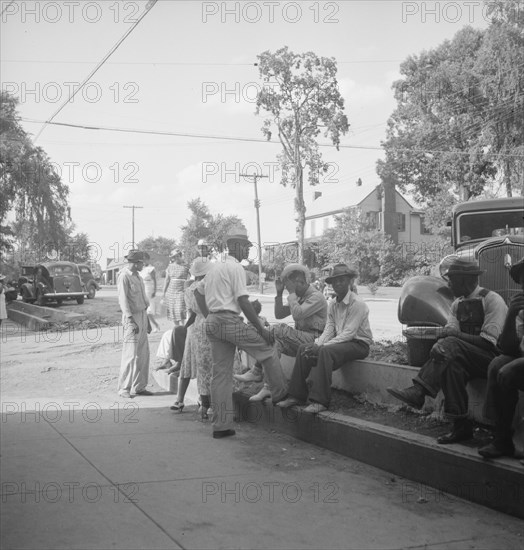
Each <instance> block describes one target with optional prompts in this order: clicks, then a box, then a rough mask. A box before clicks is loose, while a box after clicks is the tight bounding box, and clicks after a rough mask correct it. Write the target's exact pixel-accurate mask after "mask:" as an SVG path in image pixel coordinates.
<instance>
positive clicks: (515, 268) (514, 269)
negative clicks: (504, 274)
mask: <svg viewBox="0 0 524 550" xmlns="http://www.w3.org/2000/svg"><path fill="white" fill-rule="evenodd" d="M522 271H524V258H522V260H520V261H519V262H517V263H516V264H513V265H512V266H511V268H510V270H509V274H510V276H511V278H512V279H513V280H514V281H515V282H516V283H517V284H520V277H521V275H522Z"/></svg>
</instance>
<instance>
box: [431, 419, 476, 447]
mask: <svg viewBox="0 0 524 550" xmlns="http://www.w3.org/2000/svg"><path fill="white" fill-rule="evenodd" d="M472 437H473V426H472V424H471V421H470V420H457V421H455V422H454V424H453V429H452V430H451V431H450V432H449V433H447V434H444V435H441V436H440V437H437V443H438V444H439V445H449V444H450V443H459V442H460V441H467V440H468V439H471V438H472Z"/></svg>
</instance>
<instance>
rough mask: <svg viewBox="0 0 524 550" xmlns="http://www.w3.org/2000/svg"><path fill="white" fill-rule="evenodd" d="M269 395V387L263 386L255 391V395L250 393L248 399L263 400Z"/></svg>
mask: <svg viewBox="0 0 524 550" xmlns="http://www.w3.org/2000/svg"><path fill="white" fill-rule="evenodd" d="M270 397H271V392H270V391H269V388H266V387H265V386H264V387H263V388H262V389H261V390H260V391H259V392H258V393H255V395H252V396H251V397H250V398H249V400H250V401H251V402H253V401H264V400H265V399H268V398H270Z"/></svg>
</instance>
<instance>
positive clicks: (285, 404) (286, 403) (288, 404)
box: [276, 397, 301, 409]
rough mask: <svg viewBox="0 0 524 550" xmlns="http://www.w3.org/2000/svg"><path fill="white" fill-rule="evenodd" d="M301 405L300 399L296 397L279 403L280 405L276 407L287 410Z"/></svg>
mask: <svg viewBox="0 0 524 550" xmlns="http://www.w3.org/2000/svg"><path fill="white" fill-rule="evenodd" d="M300 403H301V401H300V400H299V399H296V398H295V397H287V398H286V399H284V400H283V401H279V402H278V403H276V406H277V407H280V408H281V409H287V408H289V407H293V406H295V405H300Z"/></svg>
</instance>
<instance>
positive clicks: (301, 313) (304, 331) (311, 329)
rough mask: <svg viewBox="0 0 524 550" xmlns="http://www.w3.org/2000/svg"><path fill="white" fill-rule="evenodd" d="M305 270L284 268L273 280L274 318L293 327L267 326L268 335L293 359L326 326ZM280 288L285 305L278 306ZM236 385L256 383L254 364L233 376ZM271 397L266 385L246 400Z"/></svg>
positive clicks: (258, 371)
mask: <svg viewBox="0 0 524 550" xmlns="http://www.w3.org/2000/svg"><path fill="white" fill-rule="evenodd" d="M308 277H309V270H308V269H307V267H305V266H303V265H300V264H289V265H287V266H286V267H285V268H284V269H283V271H282V273H281V274H280V277H279V278H278V279H277V280H276V281H275V287H276V291H277V295H276V297H275V317H276V318H277V319H285V318H286V317H289V315H291V316H292V317H293V320H294V321H295V328H293V327H290V326H289V325H287V324H286V323H280V324H278V325H275V326H273V327H271V329H270V332H271V335H272V338H273V340H274V341H275V345H276V347H277V350H278V353H279V356H280V354H282V353H283V354H284V355H289V356H291V357H296V355H297V351H298V348H299V346H300V345H301V344H312V343H313V342H314V341H315V338H317V337H318V336H320V335H321V334H322V331H323V330H324V327H325V325H326V317H327V302H326V299H325V298H324V295H323V294H322V293H321V292H319V291H318V290H317V289H316V288H315V287H314V286H313V285H311V284H310V283H309V281H308ZM284 288H286V289H287V291H288V293H289V296H288V305H284V304H283V303H282V294H283V292H284ZM235 379H236V380H239V381H240V382H260V381H261V380H262V368H261V366H260V365H259V364H258V363H257V364H255V366H254V367H253V369H252V370H250V371H249V372H247V373H245V374H235ZM269 397H271V392H270V391H269V387H268V385H267V384H264V387H263V388H262V389H261V390H260V391H259V392H258V393H257V394H255V395H252V396H251V397H250V398H249V400H250V401H263V400H264V399H267V398H269Z"/></svg>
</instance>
